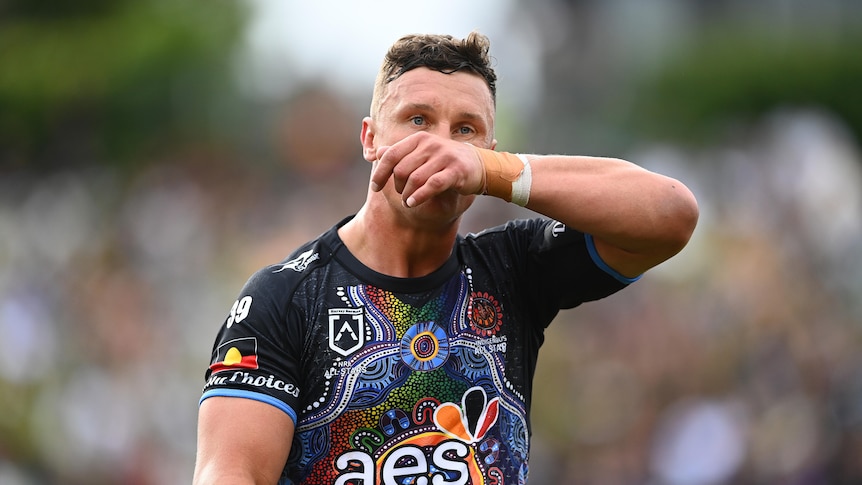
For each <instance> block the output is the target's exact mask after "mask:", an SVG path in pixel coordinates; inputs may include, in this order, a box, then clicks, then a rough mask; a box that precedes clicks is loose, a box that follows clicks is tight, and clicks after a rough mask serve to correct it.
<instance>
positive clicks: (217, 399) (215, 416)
mask: <svg viewBox="0 0 862 485" xmlns="http://www.w3.org/2000/svg"><path fill="white" fill-rule="evenodd" d="M293 432H294V423H293V419H291V417H290V416H288V415H287V414H286V413H285V412H284V411H282V410H280V409H278V408H276V407H275V406H272V405H270V404H266V403H263V402H260V401H255V400H252V399H244V398H235V397H224V396H214V397H211V398H208V399H205V400H204V401H203V402H202V403H201V406H200V410H199V414H198V444H197V459H196V462H195V474H194V483H195V484H196V485H203V484H211V483H237V484H264V483H266V484H275V483H277V482H278V480H279V478H280V477H281V473H282V470H283V469H284V465H285V462H286V461H287V456H288V454H289V453H290V444H291V442H292V441H293Z"/></svg>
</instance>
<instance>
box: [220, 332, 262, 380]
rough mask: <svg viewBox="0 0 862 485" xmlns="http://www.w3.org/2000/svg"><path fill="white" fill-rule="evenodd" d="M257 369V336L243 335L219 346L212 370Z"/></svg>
mask: <svg viewBox="0 0 862 485" xmlns="http://www.w3.org/2000/svg"><path fill="white" fill-rule="evenodd" d="M230 369H257V338H255V337H243V338H238V339H233V340H229V341H227V342H225V343H223V344H221V345H219V346H218V349H217V350H216V355H215V356H214V358H213V363H212V364H211V365H210V370H211V371H212V372H213V374H215V373H216V372H221V371H223V370H230Z"/></svg>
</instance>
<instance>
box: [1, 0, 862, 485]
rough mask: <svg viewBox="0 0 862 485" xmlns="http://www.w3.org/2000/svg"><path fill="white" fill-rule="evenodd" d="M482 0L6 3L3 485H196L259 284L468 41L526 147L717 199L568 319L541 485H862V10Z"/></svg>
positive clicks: (796, 2) (551, 344)
mask: <svg viewBox="0 0 862 485" xmlns="http://www.w3.org/2000/svg"><path fill="white" fill-rule="evenodd" d="M351 3H356V4H357V5H350V4H351ZM464 3H465V2H461V3H457V2H449V1H442V2H434V3H428V4H421V5H424V6H409V5H408V4H407V2H396V1H392V0H389V1H382V0H381V1H373V2H343V3H339V2H331V1H323V2H294V1H292V0H284V1H278V0H256V1H251V0H248V1H226V0H222V1H217V2H203V1H187V2H173V1H169V0H79V1H77V2H64V1H61V0H39V1H31V0H6V1H4V2H0V483H3V484H109V483H123V484H138V485H147V484H174V483H189V482H190V480H191V473H192V468H193V461H194V451H195V427H196V416H197V400H198V397H199V394H200V389H201V387H202V384H203V372H204V369H205V366H206V365H207V363H208V359H209V354H210V350H211V345H212V341H213V338H214V335H215V332H216V329H217V328H218V326H219V325H220V324H221V322H222V321H223V319H224V317H225V315H226V313H227V311H228V309H229V307H230V304H231V303H232V302H233V300H234V298H235V295H236V292H237V291H238V290H239V288H240V286H241V285H242V283H243V282H244V281H245V279H246V278H247V277H248V276H249V275H250V274H251V273H252V272H253V271H254V270H256V269H258V268H259V267H261V266H262V265H265V264H268V263H271V262H274V261H277V260H280V259H281V258H282V257H283V256H284V255H286V254H287V253H288V252H289V251H290V250H291V249H292V248H293V247H294V246H296V245H297V244H299V243H301V242H303V241H305V240H307V239H309V238H311V237H314V236H316V235H317V234H319V233H320V232H322V231H323V230H325V229H327V228H328V227H330V226H331V225H332V224H333V223H334V222H336V221H337V220H338V219H339V218H340V217H342V216H343V215H346V214H348V213H351V212H352V211H353V210H355V209H356V208H358V207H359V205H360V204H361V202H362V200H363V198H364V193H365V187H366V184H367V180H368V179H367V177H368V165H367V164H366V163H364V162H363V160H362V158H361V153H360V150H359V144H358V133H359V123H360V120H361V117H362V116H363V115H364V114H365V113H366V112H367V106H368V102H369V100H370V91H371V87H372V83H373V79H374V74H375V72H376V69H377V67H378V65H379V61H380V59H381V58H382V55H383V53H384V50H385V48H386V47H387V46H388V44H389V43H390V42H392V41H394V40H395V39H396V38H397V37H399V36H400V35H402V34H405V33H411V32H416V31H435V32H447V33H452V34H454V35H456V36H463V35H466V33H468V32H469V31H470V30H472V29H473V28H477V29H479V30H480V31H481V32H483V33H485V34H488V35H489V36H490V37H491V38H492V42H493V45H492V54H493V55H494V56H495V57H496V58H497V60H498V74H499V75H500V93H499V96H500V97H499V101H498V103H499V106H498V112H499V115H498V117H499V128H498V139H499V140H500V147H501V148H502V149H504V150H509V151H522V152H538V153H551V152H559V153H578V154H590V155H609V156H619V157H623V158H626V159H629V160H632V161H634V162H636V163H638V164H640V165H642V166H645V167H647V168H651V169H655V170H658V171H661V172H663V173H666V174H669V175H672V176H675V177H677V178H679V179H681V180H683V181H684V182H685V183H686V184H688V185H689V186H690V187H691V188H692V189H693V190H694V192H695V193H696V195H697V196H698V199H699V201H700V204H701V213H702V215H701V221H700V224H699V227H698V229H697V232H696V234H695V236H694V239H693V240H692V242H691V244H690V245H689V247H688V248H686V249H685V251H684V252H683V253H681V254H680V255H679V256H678V257H677V258H676V259H674V260H672V261H670V262H668V263H666V264H664V265H662V266H660V267H658V268H656V269H654V270H653V271H650V272H649V273H648V274H647V275H646V276H645V277H644V278H643V279H642V280H641V281H640V282H639V283H637V284H636V285H634V286H633V287H632V288H630V289H628V290H626V291H625V292H624V293H622V294H620V295H617V296H614V297H611V298H609V299H607V300H603V301H601V302H596V303H592V304H588V305H584V306H583V307H581V308H580V309H577V310H575V311H570V312H564V313H561V314H560V316H559V318H558V319H557V321H556V322H555V323H554V325H552V328H551V329H550V330H549V332H548V335H547V341H546V344H545V347H544V354H543V356H542V358H541V360H540V362H539V370H538V376H537V380H538V384H537V391H536V392H537V394H536V395H535V396H534V400H535V401H534V406H533V423H534V441H533V443H534V448H533V453H532V459H531V465H532V466H531V482H530V483H531V484H533V485H542V484H584V485H593V484H597V485H598V484H601V485H604V484H613V485H616V484H644V485H723V484H770V485H771V484H781V485H832V484H848V485H849V484H859V483H862V150H860V140H862V138H860V137H862V54H860V52H861V51H860V46H862V3H860V2H857V1H853V0H763V1H759V2H749V1H745V0H698V1H694V0H691V1H683V0H650V1H639V0H607V1H598V0H595V1H590V0H530V1H527V0H505V1H498V2H494V1H491V0H487V1H476V2H467V3H469V5H464ZM306 4H311V5H306ZM515 215H520V213H518V212H514V211H513V209H512V208H511V207H509V206H507V205H506V204H502V203H497V202H495V201H486V200H482V201H479V203H477V205H476V207H475V208H474V210H473V211H472V212H471V213H469V216H468V217H467V219H466V220H465V224H464V229H465V231H467V230H476V229H479V228H481V227H484V226H486V225H488V224H495V223H497V222H500V221H502V220H504V219H505V218H508V217H512V216H515ZM226 419H229V417H226Z"/></svg>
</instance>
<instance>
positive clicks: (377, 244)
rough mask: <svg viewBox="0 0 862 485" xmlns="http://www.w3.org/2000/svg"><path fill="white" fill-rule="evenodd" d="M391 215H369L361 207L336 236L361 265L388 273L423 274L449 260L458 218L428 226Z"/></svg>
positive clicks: (401, 275)
mask: <svg viewBox="0 0 862 485" xmlns="http://www.w3.org/2000/svg"><path fill="white" fill-rule="evenodd" d="M392 216H393V215H392V214H391V213H380V214H373V215H372V211H371V210H370V209H369V207H368V206H367V205H366V206H363V207H362V209H360V210H359V212H358V213H357V214H356V217H354V218H353V219H352V220H350V221H349V222H348V223H347V224H345V225H344V226H342V227H341V228H340V229H339V230H338V235H339V236H340V237H341V240H342V241H343V242H344V245H345V246H346V247H347V249H348V250H350V252H351V253H352V254H353V256H354V257H356V259H358V260H359V261H361V262H362V264H364V265H365V266H368V267H369V268H371V269H373V270H374V271H377V272H378V273H382V274H385V275H388V276H394V277H398V278H417V277H420V276H426V275H428V274H430V273H432V272H434V271H435V270H436V269H438V268H439V267H440V266H442V265H443V263H445V262H446V260H447V259H449V256H450V255H451V254H452V248H453V247H454V245H455V238H456V237H457V235H458V220H455V221H454V222H452V223H450V224H447V225H444V226H433V227H428V226H423V225H422V224H420V223H418V222H416V221H412V220H397V218H396V217H392Z"/></svg>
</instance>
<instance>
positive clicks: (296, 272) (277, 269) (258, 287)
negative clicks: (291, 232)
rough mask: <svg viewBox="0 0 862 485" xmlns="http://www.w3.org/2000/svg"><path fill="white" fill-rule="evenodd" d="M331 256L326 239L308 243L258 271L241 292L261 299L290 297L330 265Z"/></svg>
mask: <svg viewBox="0 0 862 485" xmlns="http://www.w3.org/2000/svg"><path fill="white" fill-rule="evenodd" d="M332 253H333V251H332V249H331V248H330V245H329V244H327V240H326V237H325V235H324V236H321V237H319V238H317V239H314V240H312V241H310V242H307V243H305V244H303V245H302V246H300V247H299V248H297V249H296V250H294V251H293V252H292V253H290V254H289V255H288V256H287V257H285V258H284V259H283V260H281V261H279V262H277V263H274V264H271V265H267V266H264V267H262V268H260V269H258V270H257V271H256V272H255V273H254V274H252V275H251V277H250V278H249V279H248V281H247V282H246V283H245V286H244V289H243V292H244V293H254V294H257V295H259V296H262V297H263V296H270V297H272V298H276V297H278V298H285V297H289V296H290V295H292V294H293V293H294V292H295V291H296V289H297V288H299V287H301V286H302V285H303V284H304V283H305V282H306V281H307V280H308V279H309V278H310V277H312V276H313V275H314V274H315V272H316V271H317V270H318V269H320V268H323V267H325V266H327V265H328V264H329V262H330V261H331V259H332Z"/></svg>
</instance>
